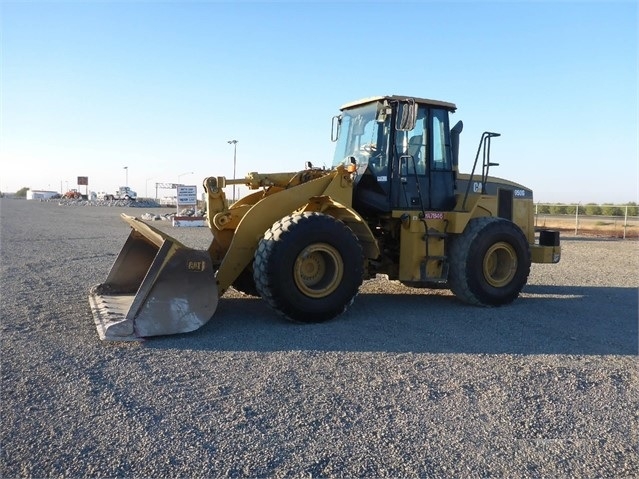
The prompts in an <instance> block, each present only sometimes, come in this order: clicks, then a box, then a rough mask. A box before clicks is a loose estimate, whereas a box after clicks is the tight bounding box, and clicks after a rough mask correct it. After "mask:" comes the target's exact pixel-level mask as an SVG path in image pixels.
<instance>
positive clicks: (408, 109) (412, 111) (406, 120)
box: [395, 99, 417, 131]
mask: <svg viewBox="0 0 639 479" xmlns="http://www.w3.org/2000/svg"><path fill="white" fill-rule="evenodd" d="M415 123H417V104H416V103H415V100H412V99H410V100H406V101H401V102H399V103H398V104H397V119H396V121H395V129H396V130H398V131H410V130H412V129H413V128H415Z"/></svg>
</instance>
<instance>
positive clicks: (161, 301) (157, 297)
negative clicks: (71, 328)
mask: <svg viewBox="0 0 639 479" xmlns="http://www.w3.org/2000/svg"><path fill="white" fill-rule="evenodd" d="M122 219H124V221H126V222H127V223H128V224H129V225H130V226H131V228H132V229H131V233H130V234H129V237H128V238H127V240H126V243H125V244H124V246H123V247H122V250H120V253H119V254H118V257H117V258H116V260H115V262H114V263H113V266H112V267H111V271H110V272H109V274H108V276H107V278H106V281H105V282H104V283H101V284H98V285H96V286H94V287H93V288H91V291H90V293H89V303H90V305H91V310H92V313H93V319H94V320H95V324H96V327H97V330H98V334H99V336H100V338H101V339H103V340H112V341H135V340H140V339H141V338H144V337H147V336H161V335H167V334H176V333H186V332H189V331H194V330H196V329H198V328H199V327H200V326H202V325H203V324H205V323H206V322H207V321H208V320H209V319H210V318H211V316H213V313H214V312H215V309H216V307H217V302H218V289H217V285H216V280H215V272H214V271H213V265H212V262H211V257H210V255H209V253H208V252H207V251H201V250H195V249H192V248H188V247H186V246H184V245H183V244H181V243H180V242H179V241H177V240H176V239H174V238H171V237H170V236H169V235H167V234H165V233H163V232H161V231H159V230H158V229H156V228H154V227H152V226H150V225H148V224H146V223H144V222H142V221H141V220H139V219H137V218H134V217H132V216H127V215H125V214H123V215H122Z"/></svg>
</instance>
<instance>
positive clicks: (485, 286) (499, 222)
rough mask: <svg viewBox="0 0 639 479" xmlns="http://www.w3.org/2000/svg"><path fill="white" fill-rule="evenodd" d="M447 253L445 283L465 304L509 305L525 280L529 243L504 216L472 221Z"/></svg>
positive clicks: (528, 267) (527, 268) (528, 265)
mask: <svg viewBox="0 0 639 479" xmlns="http://www.w3.org/2000/svg"><path fill="white" fill-rule="evenodd" d="M449 256H450V274H449V278H448V284H449V285H450V289H451V290H452V291H453V293H455V296H457V297H458V298H459V299H461V300H462V301H464V302H466V303H470V304H476V305H481V306H501V305H504V304H509V303H511V302H513V301H514V300H515V299H516V298H517V297H518V296H519V293H520V292H521V290H522V289H523V287H524V286H525V284H526V282H527V281H528V275H529V273H530V250H529V248H528V242H527V240H526V237H525V236H524V234H523V232H522V231H521V229H520V228H519V227H518V226H517V225H516V224H514V223H513V222H511V221H508V220H505V219H503V218H493V217H483V218H476V219H473V220H471V221H470V222H469V223H468V226H467V227H466V229H465V230H464V232H463V233H462V234H461V235H460V236H459V237H457V238H454V239H453V241H452V242H451V247H450V251H449Z"/></svg>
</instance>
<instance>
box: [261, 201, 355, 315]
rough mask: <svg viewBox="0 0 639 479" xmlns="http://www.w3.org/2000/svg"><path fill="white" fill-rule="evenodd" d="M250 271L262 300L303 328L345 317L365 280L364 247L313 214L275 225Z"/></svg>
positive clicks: (329, 218) (330, 220)
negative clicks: (344, 314)
mask: <svg viewBox="0 0 639 479" xmlns="http://www.w3.org/2000/svg"><path fill="white" fill-rule="evenodd" d="M253 266H254V269H255V271H254V280H255V285H256V287H257V290H258V291H259V293H260V295H261V296H262V298H263V299H264V300H265V301H267V302H268V304H269V305H270V306H271V307H272V308H273V309H275V310H276V311H278V312H279V313H281V314H282V315H283V316H284V317H286V318H287V319H289V320H292V321H297V322H302V323H311V322H320V321H327V320H329V319H332V318H334V317H335V316H337V315H339V314H341V313H343V312H344V311H345V310H346V309H347V308H348V307H349V306H350V305H351V304H352V302H353V300H354V299H355V296H356V295H357V292H358V290H359V287H360V285H361V284H362V280H363V276H364V256H363V251H362V247H361V245H360V243H359V241H358V239H357V237H356V236H355V235H354V234H353V232H352V231H351V229H350V228H348V227H347V226H346V225H345V224H344V223H342V222H341V221H339V220H337V219H335V218H333V217H332V216H328V215H324V214H321V213H313V212H311V213H301V214H294V215H290V216H287V217H286V218H283V219H282V220H280V221H278V222H276V223H275V224H274V225H273V226H272V227H271V228H270V229H269V230H268V231H267V232H266V233H265V234H264V238H263V239H262V240H261V241H260V243H259V246H258V248H257V251H256V253H255V262H254V264H253Z"/></svg>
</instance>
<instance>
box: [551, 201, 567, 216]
mask: <svg viewBox="0 0 639 479" xmlns="http://www.w3.org/2000/svg"><path fill="white" fill-rule="evenodd" d="M567 208H568V207H567V206H566V205H564V204H561V203H559V204H557V205H552V206H551V207H550V213H551V214H553V215H565V214H567V210H566V209H567Z"/></svg>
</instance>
